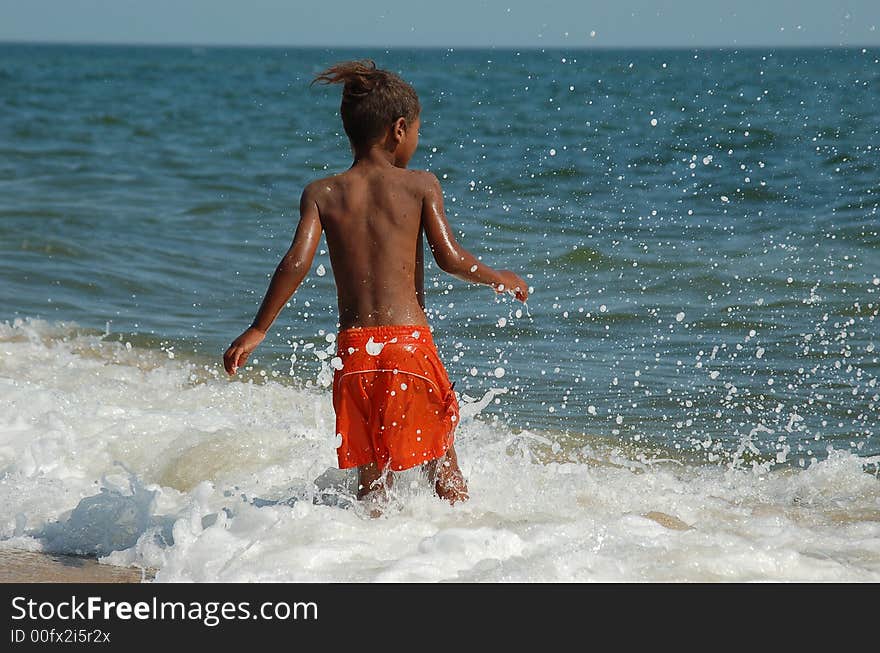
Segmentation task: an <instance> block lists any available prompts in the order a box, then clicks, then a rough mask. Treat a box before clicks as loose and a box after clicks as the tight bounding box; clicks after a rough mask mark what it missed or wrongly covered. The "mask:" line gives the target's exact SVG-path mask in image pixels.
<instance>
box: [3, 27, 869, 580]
mask: <svg viewBox="0 0 880 653" xmlns="http://www.w3.org/2000/svg"><path fill="white" fill-rule="evenodd" d="M353 58H359V59H360V58H372V59H374V60H375V61H376V62H377V64H378V65H379V66H380V67H385V68H389V69H392V70H394V71H396V72H398V73H399V74H400V75H401V76H402V77H404V78H405V79H406V80H407V81H409V82H411V83H412V84H413V86H414V87H415V88H416V90H417V92H418V93H419V96H420V99H421V102H422V106H423V112H422V128H421V141H420V146H419V150H418V151H417V152H416V155H415V156H414V158H413V160H412V162H411V166H412V167H416V168H423V169H427V170H430V171H432V172H433V173H434V174H436V175H437V177H438V178H439V179H440V181H441V184H442V186H443V190H444V194H445V201H446V210H447V215H448V218H449V220H450V222H451V224H452V225H453V226H454V228H455V230H456V233H457V235H458V237H459V240H460V242H461V243H462V244H463V245H464V246H465V247H466V248H468V249H469V250H470V251H471V252H473V253H474V254H476V255H478V256H480V257H481V258H482V260H483V261H485V262H487V263H488V264H490V265H492V266H495V267H499V268H509V269H512V270H515V271H516V272H518V273H519V274H521V275H522V276H523V277H525V278H526V279H527V280H528V282H529V284H530V285H531V286H532V288H533V293H532V295H531V297H530V298H529V301H528V303H527V304H525V305H522V304H520V303H518V302H516V301H515V300H513V299H511V298H507V297H500V296H496V295H495V294H494V293H493V292H492V291H491V290H490V289H487V288H485V287H480V286H474V285H469V284H467V283H465V282H462V281H459V280H457V279H455V278H452V277H450V276H448V275H445V274H444V273H443V272H442V271H440V270H439V268H438V267H437V266H436V265H435V264H433V261H430V254H428V261H429V265H428V269H427V270H426V286H427V290H428V296H427V307H428V317H429V320H430V322H431V323H432V325H433V328H434V339H435V341H436V342H437V344H438V348H439V350H440V355H441V358H442V359H443V360H444V362H445V364H446V366H447V369H448V371H449V374H450V378H451V380H452V381H454V382H455V384H456V386H455V387H456V390H457V391H459V392H460V393H461V396H460V399H461V403H462V405H463V412H464V420H463V423H462V424H461V426H460V428H459V431H458V435H457V449H458V450H459V457H460V460H461V464H462V468H463V470H464V472H465V474H466V476H467V477H468V480H469V483H470V486H471V495H472V499H471V501H470V502H468V503H467V504H464V505H461V506H455V507H450V506H448V505H445V504H442V503H441V502H439V501H438V500H437V499H436V498H435V497H433V496H431V493H430V491H429V488H428V487H427V484H426V482H425V481H424V479H422V478H421V477H420V476H419V475H418V473H411V474H409V476H406V479H407V482H404V483H398V484H397V487H398V489H397V490H396V492H397V496H395V497H394V498H393V500H394V502H396V503H395V504H394V505H393V506H392V507H391V508H390V509H389V510H388V511H387V512H386V514H385V516H383V517H382V518H380V519H378V520H371V519H369V518H368V517H366V516H365V515H364V514H363V511H362V510H361V509H360V506H358V505H352V496H351V476H350V474H345V473H342V472H339V470H335V469H334V464H335V450H334V446H335V445H334V432H333V412H332V406H331V404H330V394H329V392H330V391H329V387H328V384H329V378H330V372H331V371H332V370H330V368H329V357H330V354H331V352H332V351H333V348H334V347H335V345H334V343H333V334H335V333H336V317H337V316H336V301H335V291H334V284H333V273H332V269H331V266H330V262H329V257H328V255H327V251H326V245H325V244H324V243H323V242H322V244H321V246H320V248H319V251H318V256H317V257H316V260H315V262H314V265H313V267H312V270H311V273H310V275H309V276H308V278H307V279H306V281H305V282H304V284H303V286H302V287H301V288H300V290H299V291H298V292H297V293H296V295H295V296H294V297H293V298H292V300H291V301H290V303H289V305H288V306H287V307H286V308H285V309H284V310H283V311H282V313H281V315H280V316H279V318H278V319H277V320H276V322H275V324H274V325H273V328H272V329H271V331H270V333H269V335H268V336H267V338H266V340H265V341H264V343H263V345H262V346H261V347H260V349H258V350H257V352H256V353H255V354H254V355H253V357H252V358H251V360H250V361H249V365H248V368H247V369H245V370H242V371H240V373H239V376H237V377H235V378H234V379H229V378H227V377H226V376H225V374H224V373H223V370H222V363H221V355H222V352H223V351H224V350H225V348H226V347H227V346H228V344H229V342H230V341H231V340H232V339H233V338H235V337H236V336H237V335H238V334H239V333H240V332H241V331H242V330H243V329H244V328H245V327H247V326H248V324H249V323H250V321H251V320H252V318H253V316H254V314H255V312H256V309H257V307H258V306H259V303H260V301H261V299H262V297H263V293H264V292H265V290H266V286H267V284H268V280H269V277H270V276H271V274H272V272H273V271H274V268H275V265H276V264H277V263H278V261H279V260H280V257H281V256H282V255H283V254H284V252H285V251H286V250H287V247H288V246H289V244H290V240H291V238H292V236H293V232H294V229H295V227H296V222H297V219H298V214H297V207H298V201H299V195H300V193H301V191H302V188H303V187H304V186H305V184H307V183H308V182H309V181H311V180H313V179H315V178H317V177H321V176H325V175H328V174H331V173H334V172H337V171H341V170H344V169H345V168H347V167H348V166H349V165H350V163H351V154H350V150H349V146H348V142H347V140H346V137H345V134H344V132H343V130H342V125H341V122H340V118H339V112H338V108H339V100H340V97H339V88H338V87H329V88H328V87H323V86H317V85H316V86H312V87H310V81H311V79H312V78H313V77H314V75H315V74H316V73H318V72H320V71H321V70H323V69H324V68H325V67H327V66H329V65H330V64H332V63H335V62H337V61H341V60H346V59H353ZM878 103H880V50H878V49H876V48H874V49H861V48H855V49H803V50H800V49H743V50H734V49H701V50H685V49H682V50H646V49H643V50H601V49H596V50H590V49H572V50H564V49H556V50H549V49H548V50H519V51H518V50H501V49H486V50H477V49H469V50H460V49H422V50H415V49H413V50H371V49H365V50H342V49H320V48H313V49H295V48H288V49H281V48H276V49H272V48H263V49H259V48H213V47H208V48H205V47H194V48H189V47H122V46H118V47H117V46H47V45H27V44H15V45H11V44H7V45H2V44H0V190H2V193H0V408H2V411H0V497H2V501H0V506H2V507H0V546H3V547H8V548H19V549H21V548H24V549H35V550H45V551H59V552H64V553H74V554H82V555H92V556H98V557H100V559H101V561H102V562H105V563H108V564H117V565H135V566H143V567H150V568H153V569H156V570H158V573H157V575H156V579H157V580H158V581H162V580H172V581H175V580H192V581H209V580H236V581H238V580H245V581H260V580H290V581H294V580H311V581H333V580H355V581H376V580H382V581H397V580H408V581H431V582H433V581H441V580H459V581H461V580H465V581H487V582H497V581H507V580H516V581H557V580H561V581H564V580H574V581H594V580H625V581H633V580H635V581H660V580H684V581H691V580H699V581H706V580H709V581H727V580H737V581H739V580H746V581H748V580H836V581H839V580H856V581H864V580H871V581H876V580H880V485H878V462H880V434H878V420H880V387H878V376H880V351H878V347H880V324H878V319H877V316H878V313H880V213H878V205H880V181H878V180H880V118H878V116H877V112H876V107H877V106H878ZM89 506H92V508H94V507H95V506H97V507H98V508H100V509H97V510H96V509H91V510H89V509H87V508H89ZM346 507H347V509H343V510H340V508H346ZM328 542H329V543H330V545H329V546H328V544H327V543H328Z"/></svg>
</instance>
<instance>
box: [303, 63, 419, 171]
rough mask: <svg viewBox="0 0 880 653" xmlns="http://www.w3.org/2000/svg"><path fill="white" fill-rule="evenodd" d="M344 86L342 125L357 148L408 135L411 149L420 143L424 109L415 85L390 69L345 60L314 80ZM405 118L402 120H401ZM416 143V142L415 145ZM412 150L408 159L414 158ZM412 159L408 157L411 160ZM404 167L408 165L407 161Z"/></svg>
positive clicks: (341, 107)
mask: <svg viewBox="0 0 880 653" xmlns="http://www.w3.org/2000/svg"><path fill="white" fill-rule="evenodd" d="M315 82H320V83H322V84H342V85H343V87H342V105H341V106H340V109H339V112H340V114H341V115H342V126H343V127H344V128H345V133H346V134H347V135H348V139H349V140H350V141H351V144H352V146H353V147H354V148H355V149H357V148H360V147H365V146H368V145H370V144H372V143H374V142H376V141H378V140H381V139H383V138H385V137H386V136H387V135H389V132H390V133H391V136H392V137H395V133H396V134H397V137H399V136H400V132H401V130H403V132H404V133H405V132H407V130H410V131H411V132H413V133H411V134H406V136H407V140H408V141H409V142H408V147H407V148H405V149H411V150H412V151H414V150H415V143H417V142H418V140H417V139H418V120H419V114H420V113H421V110H422V106H421V104H420V103H419V97H418V95H416V92H415V90H414V89H413V87H412V86H410V85H409V84H407V83H406V82H405V81H403V80H402V79H401V78H400V77H398V76H397V75H395V74H394V73H392V72H391V71H388V70H382V69H381V68H376V64H375V63H374V62H372V61H370V60H365V61H346V62H344V63H339V64H336V65H335V66H331V67H330V68H328V69H327V70H325V71H324V72H322V73H321V74H320V75H318V76H316V77H315V79H314V80H312V84H314V83H315ZM401 119H402V120H401ZM414 141H415V143H414ZM412 151H409V152H408V154H409V156H412ZM409 156H406V157H405V158H406V159H407V160H408V159H409ZM404 164H405V162H404Z"/></svg>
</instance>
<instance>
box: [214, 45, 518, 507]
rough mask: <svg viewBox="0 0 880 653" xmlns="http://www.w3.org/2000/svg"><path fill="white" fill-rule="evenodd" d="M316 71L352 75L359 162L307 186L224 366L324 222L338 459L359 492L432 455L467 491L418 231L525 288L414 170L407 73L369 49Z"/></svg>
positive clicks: (377, 491)
mask: <svg viewBox="0 0 880 653" xmlns="http://www.w3.org/2000/svg"><path fill="white" fill-rule="evenodd" d="M314 81H315V82H320V83H325V84H342V85H343V90H342V106H341V110H340V113H341V115H342V123H343V126H344V128H345V132H346V134H347V135H348V138H349V141H350V143H351V148H352V152H353V155H354V162H353V163H352V165H351V167H350V168H349V169H348V170H346V171H345V172H342V173H340V174H338V175H333V176H330V177H326V178H324V179H319V180H317V181H313V182H312V183H310V184H309V185H308V186H306V188H305V190H304V191H303V193H302V198H301V199H300V207H299V208H300V220H299V224H298V226H297V228H296V233H295V235H294V238H293V243H292V244H291V246H290V249H288V251H287V253H286V254H285V255H284V257H283V258H282V259H281V262H280V263H279V264H278V266H277V267H276V269H275V274H274V275H273V277H272V280H271V281H270V282H269V287H268V289H267V291H266V295H265V297H264V298H263V302H262V304H261V305H260V308H259V310H258V311H257V315H256V317H255V318H254V321H253V322H252V324H251V326H250V327H249V328H248V329H247V330H246V331H245V332H244V333H242V334H241V335H240V336H239V337H238V338H236V339H235V341H233V343H232V344H231V345H230V346H229V348H228V349H227V350H226V353H225V354H224V356H223V362H224V367H225V369H226V371H227V373H228V374H230V375H233V374H235V372H236V370H237V369H238V368H239V367H241V366H242V365H244V364H245V362H246V361H247V359H248V356H249V355H250V354H251V352H252V351H253V350H254V349H255V348H256V347H257V345H259V344H260V342H262V341H263V338H265V336H266V332H267V330H268V329H269V327H270V326H271V324H272V322H273V321H274V320H275V318H276V317H277V316H278V314H279V312H280V311H281V309H282V307H283V306H284V305H285V304H286V303H287V301H288V300H289V299H290V297H291V296H292V295H293V293H294V292H295V291H296V289H297V288H298V287H299V285H300V283H302V281H303V279H304V278H305V276H306V274H307V273H308V270H309V268H310V267H311V265H312V260H313V258H314V255H315V250H316V249H317V247H318V242H319V240H320V238H321V233H322V232H323V233H325V234H326V238H327V247H328V250H329V253H330V262H331V265H332V266H333V276H334V278H335V280H336V291H337V302H338V305H339V329H340V331H339V335H338V338H337V341H336V342H337V357H336V358H334V359H333V367H334V369H335V372H334V379H333V407H334V410H335V412H336V433H337V435H338V436H339V437H341V444H340V446H339V448H338V449H337V457H338V463H339V467H340V468H349V467H357V468H358V498H359V499H365V498H366V499H373V500H375V499H377V498H381V497H384V496H385V491H386V488H388V487H390V485H391V483H392V482H393V474H394V472H396V471H400V470H404V469H408V468H411V467H415V466H417V465H424V466H425V469H426V471H427V473H428V477H429V479H430V480H431V483H432V486H433V487H434V490H435V492H436V493H437V495H438V496H440V497H441V498H443V499H446V500H448V501H449V502H450V503H453V504H454V503H455V502H457V501H464V500H466V499H467V498H468V490H467V485H466V482H465V479H464V477H463V476H462V473H461V469H460V468H459V466H458V460H457V458H456V454H455V447H454V446H453V439H454V432H455V427H456V424H457V422H458V417H459V412H458V411H459V407H458V402H457V400H456V397H455V392H454V391H453V390H452V385H451V384H450V382H449V378H448V375H447V373H446V370H445V369H444V367H443V364H442V363H441V361H440V359H439V357H438V355H437V350H436V348H435V346H434V342H433V340H432V337H431V330H430V328H429V326H428V321H427V318H426V316H425V310H424V308H425V304H424V294H425V291H424V259H423V249H422V234H424V236H425V237H427V240H428V244H429V246H430V248H431V252H432V254H433V255H434V259H435V260H436V262H437V264H438V265H439V266H440V268H441V269H442V270H444V271H445V272H447V273H449V274H452V275H454V276H456V277H458V278H460V279H463V280H465V281H469V282H472V283H479V284H485V285H489V286H492V287H493V288H494V289H495V291H496V292H499V293H500V292H507V293H510V294H512V295H514V296H515V297H516V298H517V299H519V300H520V301H523V302H524V301H525V300H526V298H527V296H528V286H527V284H526V283H525V281H523V279H522V278H520V277H519V276H517V275H516V274H514V273H513V272H511V271H509V270H495V269H493V268H491V267H489V266H488V265H486V264H484V263H482V262H480V261H479V260H477V258H476V257H475V256H473V255H472V254H471V253H470V252H468V251H467V250H465V249H464V248H463V247H462V246H461V245H460V244H459V243H458V242H457V241H456V239H455V235H454V234H453V231H452V228H451V227H450V225H449V222H448V221H447V219H446V215H445V212H444V209H443V193H442V191H441V189H440V183H439V182H438V181H437V178H436V177H435V176H434V175H433V174H431V173H430V172H425V171H422V170H408V169H407V168H406V166H407V164H408V163H409V160H410V158H411V157H412V156H413V153H414V152H415V150H416V146H417V145H418V142H419V114H420V112H421V105H420V104H419V99H418V96H417V95H416V93H415V91H414V90H413V88H412V87H411V86H410V85H409V84H407V83H406V82H405V81H403V80H402V79H401V78H400V77H398V76H397V75H395V74H394V73H392V72H389V71H386V70H382V69H379V68H376V66H375V64H374V63H373V62H372V61H364V62H358V61H351V62H345V63H340V64H338V65H335V66H333V67H331V68H329V69H327V70H326V71H324V72H323V73H321V74H320V75H318V76H317V77H316V78H315V80H314ZM313 83H314V82H313Z"/></svg>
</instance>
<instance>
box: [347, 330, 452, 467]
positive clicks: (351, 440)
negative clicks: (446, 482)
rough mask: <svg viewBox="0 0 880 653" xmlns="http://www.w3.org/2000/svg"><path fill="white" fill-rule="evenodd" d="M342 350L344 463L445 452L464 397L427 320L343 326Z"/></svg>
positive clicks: (397, 460)
mask: <svg viewBox="0 0 880 653" xmlns="http://www.w3.org/2000/svg"><path fill="white" fill-rule="evenodd" d="M336 355H337V356H338V357H339V359H340V360H335V361H334V363H333V367H334V368H336V369H335V372H334V375H333V408H334V410H335V411H336V433H337V437H341V438H342V443H341V444H340V445H339V448H338V449H337V450H336V453H337V456H338V459H339V467H340V468H341V469H345V468H347V467H358V466H360V465H366V464H368V463H372V462H375V463H376V464H377V465H378V466H379V467H380V468H383V469H384V468H385V467H386V466H388V467H389V468H390V469H392V470H402V469H408V468H410V467H414V466H416V465H421V464H422V463H425V462H427V461H429V460H433V459H435V458H439V457H441V456H442V455H443V454H444V453H446V450H447V449H448V448H449V447H450V445H451V444H452V441H453V438H454V433H455V426H456V424H457V423H458V418H459V412H458V401H457V400H456V397H455V392H454V391H453V389H452V384H450V383H449V376H448V375H447V374H446V369H445V368H444V367H443V363H442V362H441V361H440V357H439V356H438V355H437V349H436V347H435V346H434V340H433V338H431V332H430V331H429V330H428V327H427V326H420V325H416V326H378V327H354V328H350V329H345V330H343V331H341V332H340V333H339V337H338V339H337V353H336ZM340 361H341V365H340Z"/></svg>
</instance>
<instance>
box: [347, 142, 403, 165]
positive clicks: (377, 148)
mask: <svg viewBox="0 0 880 653" xmlns="http://www.w3.org/2000/svg"><path fill="white" fill-rule="evenodd" d="M359 164H366V165H376V166H393V165H394V152H390V151H388V149H386V148H385V147H384V144H383V143H374V144H372V145H369V146H366V147H363V148H355V149H354V161H352V164H351V165H352V166H356V165H359Z"/></svg>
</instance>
